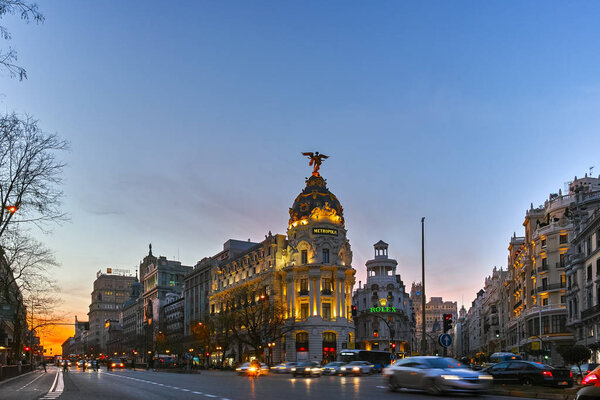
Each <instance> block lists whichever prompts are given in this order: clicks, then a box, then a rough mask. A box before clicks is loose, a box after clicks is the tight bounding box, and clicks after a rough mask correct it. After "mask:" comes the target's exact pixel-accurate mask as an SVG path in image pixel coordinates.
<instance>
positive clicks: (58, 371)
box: [48, 369, 60, 392]
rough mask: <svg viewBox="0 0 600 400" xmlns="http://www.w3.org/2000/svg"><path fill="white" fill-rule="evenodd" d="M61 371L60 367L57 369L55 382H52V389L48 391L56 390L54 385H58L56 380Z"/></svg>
mask: <svg viewBox="0 0 600 400" xmlns="http://www.w3.org/2000/svg"><path fill="white" fill-rule="evenodd" d="M59 373H60V369H57V370H56V376H55V377H54V383H52V386H50V390H48V392H52V391H53V390H54V387H55V386H56V381H57V380H58V374H59Z"/></svg>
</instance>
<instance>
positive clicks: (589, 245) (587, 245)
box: [585, 237, 592, 256]
mask: <svg viewBox="0 0 600 400" xmlns="http://www.w3.org/2000/svg"><path fill="white" fill-rule="evenodd" d="M591 252H592V238H591V237H588V238H587V240H586V241H585V254H586V255H588V256H589V255H590V254H591Z"/></svg>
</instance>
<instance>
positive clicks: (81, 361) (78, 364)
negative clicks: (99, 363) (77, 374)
mask: <svg viewBox="0 0 600 400" xmlns="http://www.w3.org/2000/svg"><path fill="white" fill-rule="evenodd" d="M84 365H85V361H83V360H79V361H77V368H83V366H84Z"/></svg>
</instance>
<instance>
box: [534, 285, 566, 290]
mask: <svg viewBox="0 0 600 400" xmlns="http://www.w3.org/2000/svg"><path fill="white" fill-rule="evenodd" d="M557 289H566V285H565V284H564V283H551V284H550V285H542V286H538V287H537V291H538V292H549V291H552V290H557Z"/></svg>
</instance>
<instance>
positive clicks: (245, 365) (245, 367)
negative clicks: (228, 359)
mask: <svg viewBox="0 0 600 400" xmlns="http://www.w3.org/2000/svg"><path fill="white" fill-rule="evenodd" d="M249 368H250V363H249V362H245V363H243V364H242V365H240V366H239V367H237V368H236V369H235V371H236V372H237V374H238V375H246V374H247V373H248V369H249Z"/></svg>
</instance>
